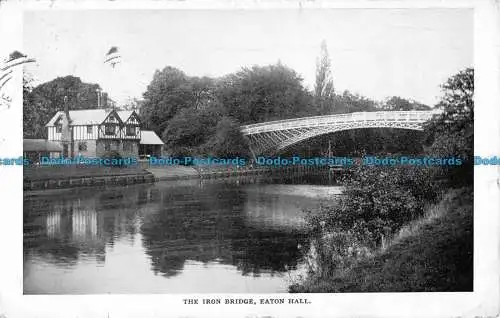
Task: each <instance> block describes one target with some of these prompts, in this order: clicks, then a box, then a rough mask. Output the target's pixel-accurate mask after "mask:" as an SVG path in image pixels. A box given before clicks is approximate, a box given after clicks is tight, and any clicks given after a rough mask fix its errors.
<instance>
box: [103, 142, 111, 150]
mask: <svg viewBox="0 0 500 318" xmlns="http://www.w3.org/2000/svg"><path fill="white" fill-rule="evenodd" d="M104 150H106V151H110V150H111V144H110V143H109V142H106V143H104Z"/></svg>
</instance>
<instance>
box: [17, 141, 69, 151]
mask: <svg viewBox="0 0 500 318" xmlns="http://www.w3.org/2000/svg"><path fill="white" fill-rule="evenodd" d="M23 151H24V152H28V151H37V152H40V151H47V152H62V147H61V145H59V144H58V143H55V142H52V141H48V140H45V139H23Z"/></svg>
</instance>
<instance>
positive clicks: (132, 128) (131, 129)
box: [127, 125, 135, 136]
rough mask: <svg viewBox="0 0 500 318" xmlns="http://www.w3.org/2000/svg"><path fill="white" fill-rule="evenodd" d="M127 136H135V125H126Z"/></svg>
mask: <svg viewBox="0 0 500 318" xmlns="http://www.w3.org/2000/svg"><path fill="white" fill-rule="evenodd" d="M127 136H135V126H132V125H127Z"/></svg>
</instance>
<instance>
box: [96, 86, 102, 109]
mask: <svg viewBox="0 0 500 318" xmlns="http://www.w3.org/2000/svg"><path fill="white" fill-rule="evenodd" d="M95 91H96V92H97V108H101V89H100V88H98V89H96V90H95Z"/></svg>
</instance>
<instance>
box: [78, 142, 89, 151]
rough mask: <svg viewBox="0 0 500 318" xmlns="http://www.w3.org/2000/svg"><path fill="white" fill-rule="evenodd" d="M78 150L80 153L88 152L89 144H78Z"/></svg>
mask: <svg viewBox="0 0 500 318" xmlns="http://www.w3.org/2000/svg"><path fill="white" fill-rule="evenodd" d="M78 150H79V151H87V143H86V142H80V143H79V144H78Z"/></svg>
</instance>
